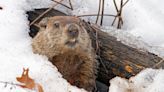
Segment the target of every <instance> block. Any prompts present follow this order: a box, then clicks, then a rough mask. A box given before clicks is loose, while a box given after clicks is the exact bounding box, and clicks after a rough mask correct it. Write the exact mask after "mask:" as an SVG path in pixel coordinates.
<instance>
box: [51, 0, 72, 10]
mask: <svg viewBox="0 0 164 92" xmlns="http://www.w3.org/2000/svg"><path fill="white" fill-rule="evenodd" d="M52 1H53V2H55V3H58V4H60V5H62V6H64V7H66V8H68V9H71V10H73V8H72V7H71V4H70V7H69V6H67V5H65V4H63V3H61V2H58V1H55V0H52ZM69 1H70V0H69Z"/></svg>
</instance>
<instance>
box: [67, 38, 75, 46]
mask: <svg viewBox="0 0 164 92" xmlns="http://www.w3.org/2000/svg"><path fill="white" fill-rule="evenodd" d="M77 43H78V40H77V39H75V38H74V39H69V40H68V41H66V43H65V44H66V45H67V46H69V47H75V46H76V44H77Z"/></svg>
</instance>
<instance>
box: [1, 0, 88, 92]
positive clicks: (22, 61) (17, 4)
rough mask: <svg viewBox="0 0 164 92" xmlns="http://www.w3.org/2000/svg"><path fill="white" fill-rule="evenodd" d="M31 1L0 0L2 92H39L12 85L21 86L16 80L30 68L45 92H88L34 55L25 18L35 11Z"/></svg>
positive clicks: (40, 57)
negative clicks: (24, 69)
mask: <svg viewBox="0 0 164 92" xmlns="http://www.w3.org/2000/svg"><path fill="white" fill-rule="evenodd" d="M32 1H33V0H31V1H26V0H14V1H13V0H0V6H1V7H3V9H2V10H0V20H1V21H0V32H1V34H0V43H1V44H0V52H1V53H0V65H1V66H0V92H18V91H19V92H37V91H36V90H28V89H23V88H21V87H19V86H16V85H13V84H20V83H19V82H18V81H16V77H18V76H21V74H22V72H23V71H22V70H23V68H29V70H30V71H29V75H30V77H31V78H33V79H34V80H35V81H36V82H37V83H39V84H41V85H42V87H43V89H44V92H68V91H71V92H85V90H83V89H78V88H76V87H73V86H71V85H70V84H69V83H68V82H67V81H66V80H65V79H63V78H62V75H61V74H60V73H59V72H58V70H57V68H56V67H55V66H53V65H52V64H51V63H50V62H49V61H48V59H47V57H45V56H40V55H37V54H33V52H32V49H31V40H32V39H31V38H30V37H29V35H28V32H29V26H28V25H29V22H28V20H27V15H26V11H27V10H31V9H33V7H31V6H30V4H31V2H32ZM38 2H39V0H38ZM42 2H43V1H42ZM32 4H34V5H35V4H36V3H32ZM42 4H43V3H42ZM45 6H46V4H45ZM4 82H8V83H11V84H8V83H7V85H6V84H5V83H4ZM12 83H13V84H12Z"/></svg>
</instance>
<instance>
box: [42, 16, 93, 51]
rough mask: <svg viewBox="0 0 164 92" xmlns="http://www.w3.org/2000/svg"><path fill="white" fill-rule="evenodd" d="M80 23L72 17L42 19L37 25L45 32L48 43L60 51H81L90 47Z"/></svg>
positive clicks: (86, 34) (88, 39)
mask: <svg viewBox="0 0 164 92" xmlns="http://www.w3.org/2000/svg"><path fill="white" fill-rule="evenodd" d="M81 22H82V21H81V20H80V19H79V18H77V17H73V16H55V17H51V18H44V19H43V20H42V21H41V22H40V23H39V25H40V27H41V30H43V31H45V34H46V36H47V38H48V41H49V42H48V43H51V44H52V45H56V46H58V47H60V48H62V51H70V50H80V51H81V50H88V48H90V47H91V40H90V37H89V35H88V33H87V31H86V30H85V29H84V27H83V26H82V24H81Z"/></svg>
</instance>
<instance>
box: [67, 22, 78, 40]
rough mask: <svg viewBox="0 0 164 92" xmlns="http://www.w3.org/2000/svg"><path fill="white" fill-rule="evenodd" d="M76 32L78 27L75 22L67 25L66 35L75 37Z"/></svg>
mask: <svg viewBox="0 0 164 92" xmlns="http://www.w3.org/2000/svg"><path fill="white" fill-rule="evenodd" d="M78 34H79V30H78V27H77V26H76V25H75V24H71V25H69V27H68V35H69V36H70V37H71V38H76V37H77V36H78Z"/></svg>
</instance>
